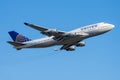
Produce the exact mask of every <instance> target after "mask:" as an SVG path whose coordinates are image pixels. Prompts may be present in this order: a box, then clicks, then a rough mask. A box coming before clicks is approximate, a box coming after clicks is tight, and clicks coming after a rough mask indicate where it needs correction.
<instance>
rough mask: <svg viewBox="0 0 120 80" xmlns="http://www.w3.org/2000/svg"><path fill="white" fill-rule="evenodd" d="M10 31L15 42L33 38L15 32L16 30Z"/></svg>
mask: <svg viewBox="0 0 120 80" xmlns="http://www.w3.org/2000/svg"><path fill="white" fill-rule="evenodd" d="M8 33H9V35H10V36H11V38H12V39H13V41H14V42H26V41H30V40H31V39H29V38H27V37H25V36H23V35H21V34H19V33H17V32H15V31H10V32H8Z"/></svg>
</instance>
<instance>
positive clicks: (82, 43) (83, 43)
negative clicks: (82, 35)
mask: <svg viewBox="0 0 120 80" xmlns="http://www.w3.org/2000/svg"><path fill="white" fill-rule="evenodd" d="M76 46H77V47H82V46H85V42H78V43H77V44H76Z"/></svg>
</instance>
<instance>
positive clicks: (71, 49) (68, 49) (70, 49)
mask: <svg viewBox="0 0 120 80" xmlns="http://www.w3.org/2000/svg"><path fill="white" fill-rule="evenodd" d="M66 50H67V51H74V50H75V46H70V47H68V48H67V49H66Z"/></svg>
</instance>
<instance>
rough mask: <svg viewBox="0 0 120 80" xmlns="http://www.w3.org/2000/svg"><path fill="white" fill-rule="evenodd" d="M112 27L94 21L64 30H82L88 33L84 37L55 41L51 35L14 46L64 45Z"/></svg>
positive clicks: (76, 31)
mask: <svg viewBox="0 0 120 80" xmlns="http://www.w3.org/2000/svg"><path fill="white" fill-rule="evenodd" d="M113 28H114V25H112V24H109V23H104V22H101V23H96V24H92V25H88V26H84V27H81V28H78V29H75V30H72V31H69V32H66V33H72V34H73V33H74V34H79V33H81V32H84V33H87V34H88V35H87V36H85V37H79V36H77V37H70V38H68V39H65V40H63V41H57V40H54V39H53V36H52V37H46V38H41V39H36V40H32V41H27V42H23V43H24V44H26V45H23V46H19V47H16V48H44V47H49V46H54V45H64V44H69V43H74V42H79V41H82V40H84V39H86V38H89V37H93V36H97V35H100V34H103V33H105V32H108V31H110V30H111V29H113Z"/></svg>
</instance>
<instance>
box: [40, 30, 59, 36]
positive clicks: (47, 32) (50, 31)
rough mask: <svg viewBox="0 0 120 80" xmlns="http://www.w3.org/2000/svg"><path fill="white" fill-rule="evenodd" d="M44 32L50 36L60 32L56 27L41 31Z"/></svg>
mask: <svg viewBox="0 0 120 80" xmlns="http://www.w3.org/2000/svg"><path fill="white" fill-rule="evenodd" d="M41 33H42V34H46V35H48V36H52V35H53V34H56V33H58V31H57V30H56V29H49V30H46V31H43V32H41Z"/></svg>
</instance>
